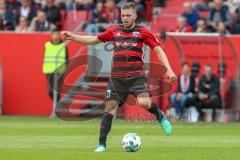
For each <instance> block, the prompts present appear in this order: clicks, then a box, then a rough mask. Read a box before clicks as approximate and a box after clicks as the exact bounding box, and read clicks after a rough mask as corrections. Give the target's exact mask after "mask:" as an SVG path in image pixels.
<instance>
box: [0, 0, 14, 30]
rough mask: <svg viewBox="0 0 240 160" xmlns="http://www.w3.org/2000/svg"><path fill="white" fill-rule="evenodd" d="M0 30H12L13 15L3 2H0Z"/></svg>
mask: <svg viewBox="0 0 240 160" xmlns="http://www.w3.org/2000/svg"><path fill="white" fill-rule="evenodd" d="M0 30H14V15H13V12H12V10H11V9H10V8H7V7H6V3H5V1H4V0H0Z"/></svg>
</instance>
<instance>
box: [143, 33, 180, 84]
mask: <svg viewBox="0 0 240 160" xmlns="http://www.w3.org/2000/svg"><path fill="white" fill-rule="evenodd" d="M143 38H144V43H145V44H147V45H148V46H149V47H150V48H151V49H152V50H153V51H154V52H155V53H156V54H157V55H158V58H159V60H160V61H161V62H162V64H163V65H164V67H166V68H167V73H166V75H167V77H168V79H169V82H174V81H176V80H177V76H176V75H175V73H174V72H173V70H172V68H171V66H170V64H169V62H168V59H167V56H166V54H165V52H164V51H163V49H162V48H161V47H160V43H159V41H158V40H157V38H156V37H155V36H154V35H153V34H152V33H151V32H150V31H148V30H147V29H143Z"/></svg>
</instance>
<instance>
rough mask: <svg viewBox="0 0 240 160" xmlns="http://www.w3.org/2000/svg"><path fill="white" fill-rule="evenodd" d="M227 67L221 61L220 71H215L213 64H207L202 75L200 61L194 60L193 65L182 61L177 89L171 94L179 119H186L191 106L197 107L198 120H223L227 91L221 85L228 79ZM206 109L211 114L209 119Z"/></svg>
mask: <svg viewBox="0 0 240 160" xmlns="http://www.w3.org/2000/svg"><path fill="white" fill-rule="evenodd" d="M226 67H227V66H226V64H225V63H221V64H219V65H218V72H217V73H214V70H213V66H212V65H211V64H205V65H204V66H203V68H204V73H203V74H202V75H200V74H199V71H200V63H198V62H194V63H193V64H192V66H191V65H190V64H189V63H187V62H184V63H182V65H181V72H180V74H179V76H178V87H177V90H176V92H175V93H173V94H171V96H170V101H171V104H172V106H173V108H174V109H175V115H176V119H177V120H181V119H184V118H185V115H186V110H187V109H189V108H195V109H196V111H197V112H198V113H197V115H198V116H197V119H196V120H207V119H208V120H207V121H212V120H216V121H222V120H223V119H222V118H223V117H222V114H221V113H222V109H223V103H222V101H223V100H224V98H223V97H225V96H224V93H225V91H223V90H222V88H221V87H220V86H224V85H226V84H225V83H224V81H223V80H224V79H226ZM206 110H207V113H209V111H210V114H211V115H210V117H209V118H207V119H206V113H205V112H206ZM219 111H220V112H219ZM218 113H220V115H219V114H218Z"/></svg>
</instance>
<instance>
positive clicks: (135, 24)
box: [123, 23, 136, 30]
mask: <svg viewBox="0 0 240 160" xmlns="http://www.w3.org/2000/svg"><path fill="white" fill-rule="evenodd" d="M135 26H136V23H134V24H133V25H132V26H131V27H129V28H126V27H125V26H123V28H124V29H125V30H131V29H133V28H134V27H135Z"/></svg>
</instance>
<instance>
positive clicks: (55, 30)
mask: <svg viewBox="0 0 240 160" xmlns="http://www.w3.org/2000/svg"><path fill="white" fill-rule="evenodd" d="M54 32H61V30H60V29H59V28H54V29H53V30H52V31H51V33H54Z"/></svg>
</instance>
